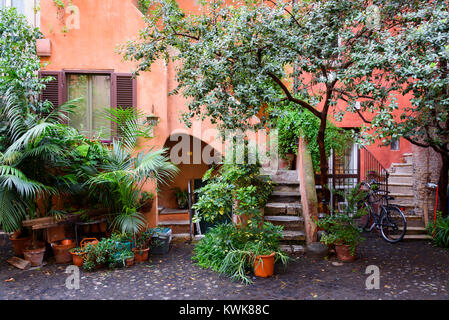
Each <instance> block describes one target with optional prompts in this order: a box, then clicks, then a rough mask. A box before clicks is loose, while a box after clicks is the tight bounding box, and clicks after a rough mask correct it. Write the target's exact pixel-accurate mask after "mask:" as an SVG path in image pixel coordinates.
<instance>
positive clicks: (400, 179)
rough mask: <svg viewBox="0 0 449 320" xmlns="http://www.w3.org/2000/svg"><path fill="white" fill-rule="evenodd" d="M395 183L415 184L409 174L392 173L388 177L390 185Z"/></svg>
mask: <svg viewBox="0 0 449 320" xmlns="http://www.w3.org/2000/svg"><path fill="white" fill-rule="evenodd" d="M394 183H413V177H412V175H411V174H408V173H391V174H390V175H389V176H388V184H389V185H390V184H394Z"/></svg>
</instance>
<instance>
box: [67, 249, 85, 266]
mask: <svg viewBox="0 0 449 320" xmlns="http://www.w3.org/2000/svg"><path fill="white" fill-rule="evenodd" d="M70 254H71V255H72V259H73V264H74V265H75V266H77V267H82V266H83V264H84V255H85V253H84V252H82V253H73V252H70Z"/></svg>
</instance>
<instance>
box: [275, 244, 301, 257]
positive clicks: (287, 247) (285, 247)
mask: <svg viewBox="0 0 449 320" xmlns="http://www.w3.org/2000/svg"><path fill="white" fill-rule="evenodd" d="M280 249H281V251H283V252H285V253H287V254H289V255H301V254H304V253H305V252H306V249H305V248H304V246H302V245H298V244H281V245H280Z"/></svg>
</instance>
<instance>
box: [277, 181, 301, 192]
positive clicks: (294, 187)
mask: <svg viewBox="0 0 449 320" xmlns="http://www.w3.org/2000/svg"><path fill="white" fill-rule="evenodd" d="M274 192H296V193H299V184H297V183H288V184H287V183H283V184H276V185H274Z"/></svg>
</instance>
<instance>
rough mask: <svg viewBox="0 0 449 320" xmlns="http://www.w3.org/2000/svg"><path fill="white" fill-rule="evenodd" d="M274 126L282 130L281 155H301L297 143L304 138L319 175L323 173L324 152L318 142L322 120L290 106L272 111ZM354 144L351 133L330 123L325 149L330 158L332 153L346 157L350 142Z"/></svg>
mask: <svg viewBox="0 0 449 320" xmlns="http://www.w3.org/2000/svg"><path fill="white" fill-rule="evenodd" d="M269 114H270V117H271V121H270V122H271V125H272V126H273V127H274V128H276V129H277V130H278V145H279V154H280V155H281V157H285V155H286V154H289V153H291V154H296V155H297V154H298V146H297V140H298V138H299V137H303V138H304V139H305V140H306V141H307V144H308V148H309V150H310V153H311V155H312V163H313V167H314V169H315V171H316V172H319V171H320V151H319V145H318V142H317V137H318V132H319V129H320V120H319V119H318V118H317V117H316V116H314V115H313V114H312V113H311V112H310V111H308V110H304V111H298V110H297V109H296V108H295V107H294V106H292V105H290V104H284V105H281V106H277V107H276V108H275V107H272V108H270V109H269ZM351 140H352V137H351V132H350V131H348V130H344V129H341V128H338V127H337V126H335V125H334V124H333V123H332V122H330V121H329V122H328V123H327V127H326V131H325V138H324V146H325V150H326V155H327V157H329V155H330V151H331V150H333V151H334V153H335V154H336V155H337V156H339V155H343V154H344V151H345V149H346V147H347V146H348V143H349V141H351Z"/></svg>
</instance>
